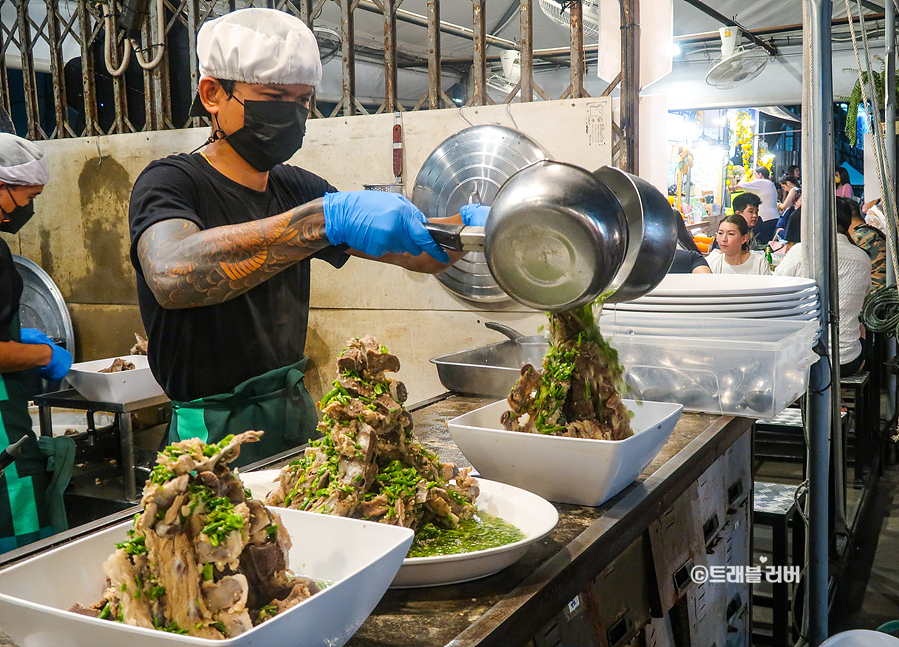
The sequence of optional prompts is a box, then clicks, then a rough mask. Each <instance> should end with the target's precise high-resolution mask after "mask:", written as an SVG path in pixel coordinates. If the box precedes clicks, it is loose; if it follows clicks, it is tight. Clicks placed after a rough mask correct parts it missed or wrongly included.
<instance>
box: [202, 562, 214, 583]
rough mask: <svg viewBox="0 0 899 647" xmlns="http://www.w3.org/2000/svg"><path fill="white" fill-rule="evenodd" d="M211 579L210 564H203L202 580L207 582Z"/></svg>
mask: <svg viewBox="0 0 899 647" xmlns="http://www.w3.org/2000/svg"><path fill="white" fill-rule="evenodd" d="M211 579H212V562H207V563H205V564H203V580H204V581H206V582H209V581H210V580H211Z"/></svg>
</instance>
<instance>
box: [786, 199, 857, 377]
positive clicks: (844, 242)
mask: <svg viewBox="0 0 899 647" xmlns="http://www.w3.org/2000/svg"><path fill="white" fill-rule="evenodd" d="M846 202H850V201H849V200H838V201H837V238H836V243H837V249H836V257H837V279H838V286H837V290H838V292H837V299H838V301H839V304H840V374H841V375H842V376H843V377H845V376H848V375H853V374H854V373H857V372H858V371H859V369H860V368H861V366H862V364H863V363H864V360H863V358H862V343H861V331H862V327H861V324H860V323H859V321H858V315H859V313H860V312H861V310H862V303H864V300H865V295H867V294H868V290H869V288H870V287H871V260H870V259H869V258H868V255H867V254H865V252H863V251H862V250H861V249H859V248H858V247H857V246H856V245H855V244H853V243H852V242H851V241H850V240H849V227H850V225H851V224H852V212H851V211H850V209H849V207H848V205H846V204H845V203H846ZM794 220H795V221H796V222H797V230H798V223H799V214H794V215H793V217H792V218H790V224H791V225H792V223H793V221H794ZM774 275H775V276H805V277H807V276H808V260H807V259H806V244H805V243H803V242H801V241H800V242H799V244H797V245H795V246H794V247H793V248H792V249H790V251H788V252H787V254H786V256H784V258H783V260H782V261H781V262H780V265H778V266H777V269H776V270H775V271H774Z"/></svg>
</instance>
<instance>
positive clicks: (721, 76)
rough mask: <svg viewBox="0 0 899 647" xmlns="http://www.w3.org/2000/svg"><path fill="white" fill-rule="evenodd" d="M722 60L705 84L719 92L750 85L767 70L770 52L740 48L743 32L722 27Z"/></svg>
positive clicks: (718, 60)
mask: <svg viewBox="0 0 899 647" xmlns="http://www.w3.org/2000/svg"><path fill="white" fill-rule="evenodd" d="M718 32H719V33H720V34H721V58H719V59H716V60H715V64H714V65H712V69H710V70H709V73H708V74H707V75H706V77H705V82H706V83H708V84H709V85H711V86H712V87H715V88H718V89H719V90H728V89H730V88H735V87H737V86H738V85H742V84H743V83H748V82H749V81H751V80H752V79H754V78H755V77H757V76H758V75H759V74H761V73H762V70H764V69H765V66H766V65H767V64H768V52H766V51H765V50H764V49H762V48H761V47H748V48H747V47H742V46H740V47H738V46H737V43H739V42H740V38H741V37H742V32H741V31H740V30H739V29H737V28H736V27H721V28H720V29H719V30H718Z"/></svg>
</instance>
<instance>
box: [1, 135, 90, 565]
mask: <svg viewBox="0 0 899 647" xmlns="http://www.w3.org/2000/svg"><path fill="white" fill-rule="evenodd" d="M49 179H50V167H49V164H48V162H47V158H46V157H45V156H44V153H43V151H41V149H40V148H38V147H37V146H36V145H35V144H33V143H32V142H30V141H28V140H25V139H22V138H21V137H16V136H15V135H10V134H7V133H0V232H3V233H6V234H15V233H17V232H18V231H19V229H21V228H22V226H23V225H24V224H25V223H27V222H28V221H29V220H30V219H31V216H33V215H34V199H35V198H36V197H37V196H38V195H40V193H41V191H43V189H44V185H45V184H46V183H47V181H48V180H49ZM22 287H23V284H22V277H21V276H20V275H19V272H18V270H16V267H15V265H14V264H13V258H12V252H10V249H9V245H8V244H7V242H6V240H4V239H3V238H0V449H4V448H6V447H8V446H9V445H12V444H13V443H16V442H18V441H19V440H21V439H22V438H23V437H25V438H26V440H25V441H24V444H23V445H22V446H21V453H20V454H19V456H18V457H17V458H16V460H15V462H14V463H13V464H12V465H10V466H9V467H7V468H6V471H5V472H4V474H3V476H2V477H0V553H3V552H7V551H10V550H14V549H16V548H19V547H21V546H24V545H25V544H28V543H31V542H33V541H37V540H38V539H43V538H44V537H48V536H50V535H51V534H53V532H54V527H53V523H52V520H51V514H50V506H49V505H48V503H49V501H48V497H47V488H48V486H49V483H50V474H49V473H48V472H47V457H46V456H44V455H43V453H42V452H41V449H40V447H39V446H38V442H37V438H36V437H35V436H34V434H33V432H32V430H31V417H30V416H29V415H28V399H29V393H28V392H27V386H26V380H27V378H28V373H29V372H30V371H33V370H36V371H37V372H38V373H39V374H40V376H41V377H44V378H46V379H48V380H50V381H54V382H58V381H59V380H61V379H62V378H63V377H65V374H66V373H68V372H69V368H70V367H71V366H72V356H71V354H69V352H68V351H66V350H65V349H64V348H62V347H60V346H58V345H56V344H55V343H53V341H51V340H50V338H49V337H47V335H45V334H44V333H43V332H41V331H40V330H37V329H35V328H21V327H20V325H19V302H20V300H21V297H22ZM57 503H59V504H60V505H61V501H58V502H57ZM64 529H65V528H57V529H56V530H64Z"/></svg>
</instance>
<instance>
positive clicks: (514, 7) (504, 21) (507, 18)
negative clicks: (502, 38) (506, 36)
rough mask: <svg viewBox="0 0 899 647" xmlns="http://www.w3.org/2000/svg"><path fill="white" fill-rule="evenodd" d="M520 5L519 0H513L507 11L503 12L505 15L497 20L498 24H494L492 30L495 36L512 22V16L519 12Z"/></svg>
mask: <svg viewBox="0 0 899 647" xmlns="http://www.w3.org/2000/svg"><path fill="white" fill-rule="evenodd" d="M518 7H519V5H518V0H512V4H510V5H509V6H508V8H507V9H506V12H505V13H504V14H503V17H502V18H500V19H499V20H498V21H497V23H496V25H494V27H493V29H491V30H490V35H491V36H495V35H496V34H498V33H499V32H501V31H502V30H503V29H505V28H506V26H507V25H508V24H509V23H510V22H512V18H514V17H515V14H517V13H518Z"/></svg>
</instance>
